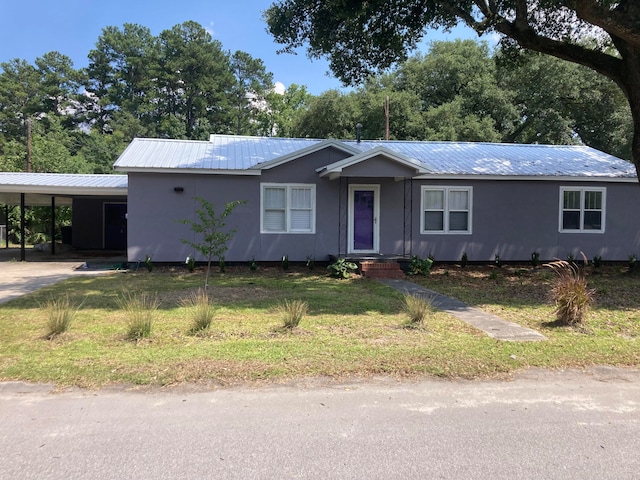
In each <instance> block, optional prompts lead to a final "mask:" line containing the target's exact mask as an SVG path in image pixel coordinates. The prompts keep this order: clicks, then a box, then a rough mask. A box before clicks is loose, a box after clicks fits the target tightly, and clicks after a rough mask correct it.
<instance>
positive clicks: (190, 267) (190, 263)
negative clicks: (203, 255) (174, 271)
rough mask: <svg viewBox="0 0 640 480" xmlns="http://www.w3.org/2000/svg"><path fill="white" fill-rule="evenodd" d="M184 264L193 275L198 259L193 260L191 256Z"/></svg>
mask: <svg viewBox="0 0 640 480" xmlns="http://www.w3.org/2000/svg"><path fill="white" fill-rule="evenodd" d="M184 263H185V265H186V266H187V270H189V272H191V273H193V272H195V270H196V259H195V258H193V257H192V256H191V255H189V256H188V257H187V259H186V260H185V262H184Z"/></svg>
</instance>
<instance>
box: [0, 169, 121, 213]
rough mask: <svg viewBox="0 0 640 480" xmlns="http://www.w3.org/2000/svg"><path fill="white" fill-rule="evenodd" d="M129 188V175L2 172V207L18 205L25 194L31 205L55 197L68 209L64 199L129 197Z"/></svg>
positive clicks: (46, 201) (40, 203)
mask: <svg viewBox="0 0 640 480" xmlns="http://www.w3.org/2000/svg"><path fill="white" fill-rule="evenodd" d="M127 185H128V178H127V176H126V175H97V174H86V175H85V174H71V173H24V172H0V203H2V204H8V205H16V204H18V203H20V194H21V193H24V194H26V195H27V199H26V203H27V205H47V204H49V203H50V202H51V196H55V197H61V198H60V200H59V201H58V202H57V203H58V204H59V205H67V204H70V201H65V200H63V198H64V197H68V198H70V197H72V196H74V195H104V196H126V195H127V190H128V188H127Z"/></svg>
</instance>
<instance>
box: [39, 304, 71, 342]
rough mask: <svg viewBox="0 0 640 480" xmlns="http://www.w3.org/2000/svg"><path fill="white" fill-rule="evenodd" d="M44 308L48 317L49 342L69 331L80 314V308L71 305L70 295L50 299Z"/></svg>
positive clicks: (47, 337) (47, 335) (47, 334)
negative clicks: (78, 313)
mask: <svg viewBox="0 0 640 480" xmlns="http://www.w3.org/2000/svg"><path fill="white" fill-rule="evenodd" d="M42 308H43V310H44V312H45V315H46V317H47V333H46V335H45V338H46V339H47V340H52V339H54V338H55V337H57V336H58V335H61V334H63V333H64V332H66V331H67V330H69V327H70V326H71V323H72V322H73V319H74V318H75V316H76V313H77V312H78V307H74V306H73V305H72V304H71V300H69V296H68V295H65V296H63V297H60V298H50V299H49V300H47V301H46V302H45V303H44V305H42Z"/></svg>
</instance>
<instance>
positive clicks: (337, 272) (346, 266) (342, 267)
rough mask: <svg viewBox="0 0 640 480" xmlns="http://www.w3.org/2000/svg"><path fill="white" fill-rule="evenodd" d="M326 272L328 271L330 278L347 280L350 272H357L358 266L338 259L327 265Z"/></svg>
mask: <svg viewBox="0 0 640 480" xmlns="http://www.w3.org/2000/svg"><path fill="white" fill-rule="evenodd" d="M327 270H329V275H331V276H332V277H335V278H349V277H350V276H351V273H352V272H355V271H356V270H358V265H356V264H355V263H353V262H347V261H346V260H345V259H344V258H339V259H337V260H336V261H335V262H334V263H332V264H331V265H329V266H328V267H327Z"/></svg>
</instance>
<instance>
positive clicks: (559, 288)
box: [546, 260, 595, 325]
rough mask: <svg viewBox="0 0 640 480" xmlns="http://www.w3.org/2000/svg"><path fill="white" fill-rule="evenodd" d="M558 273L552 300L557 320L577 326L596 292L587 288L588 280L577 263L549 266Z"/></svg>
mask: <svg viewBox="0 0 640 480" xmlns="http://www.w3.org/2000/svg"><path fill="white" fill-rule="evenodd" d="M546 266H548V267H549V268H551V269H552V270H553V271H554V272H555V273H556V281H555V283H554V285H553V287H552V289H551V298H552V300H553V301H554V303H555V305H556V319H557V321H558V323H560V324H561V325H577V324H580V323H582V322H583V320H584V317H585V315H586V313H587V311H588V310H589V307H590V305H591V303H592V302H593V296H594V294H595V290H592V289H590V288H589V287H588V286H587V280H586V278H585V277H584V275H583V273H582V272H581V271H580V269H579V268H578V266H577V265H576V264H575V263H571V262H567V261H564V260H558V261H555V262H552V263H549V264H547V265H546Z"/></svg>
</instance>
